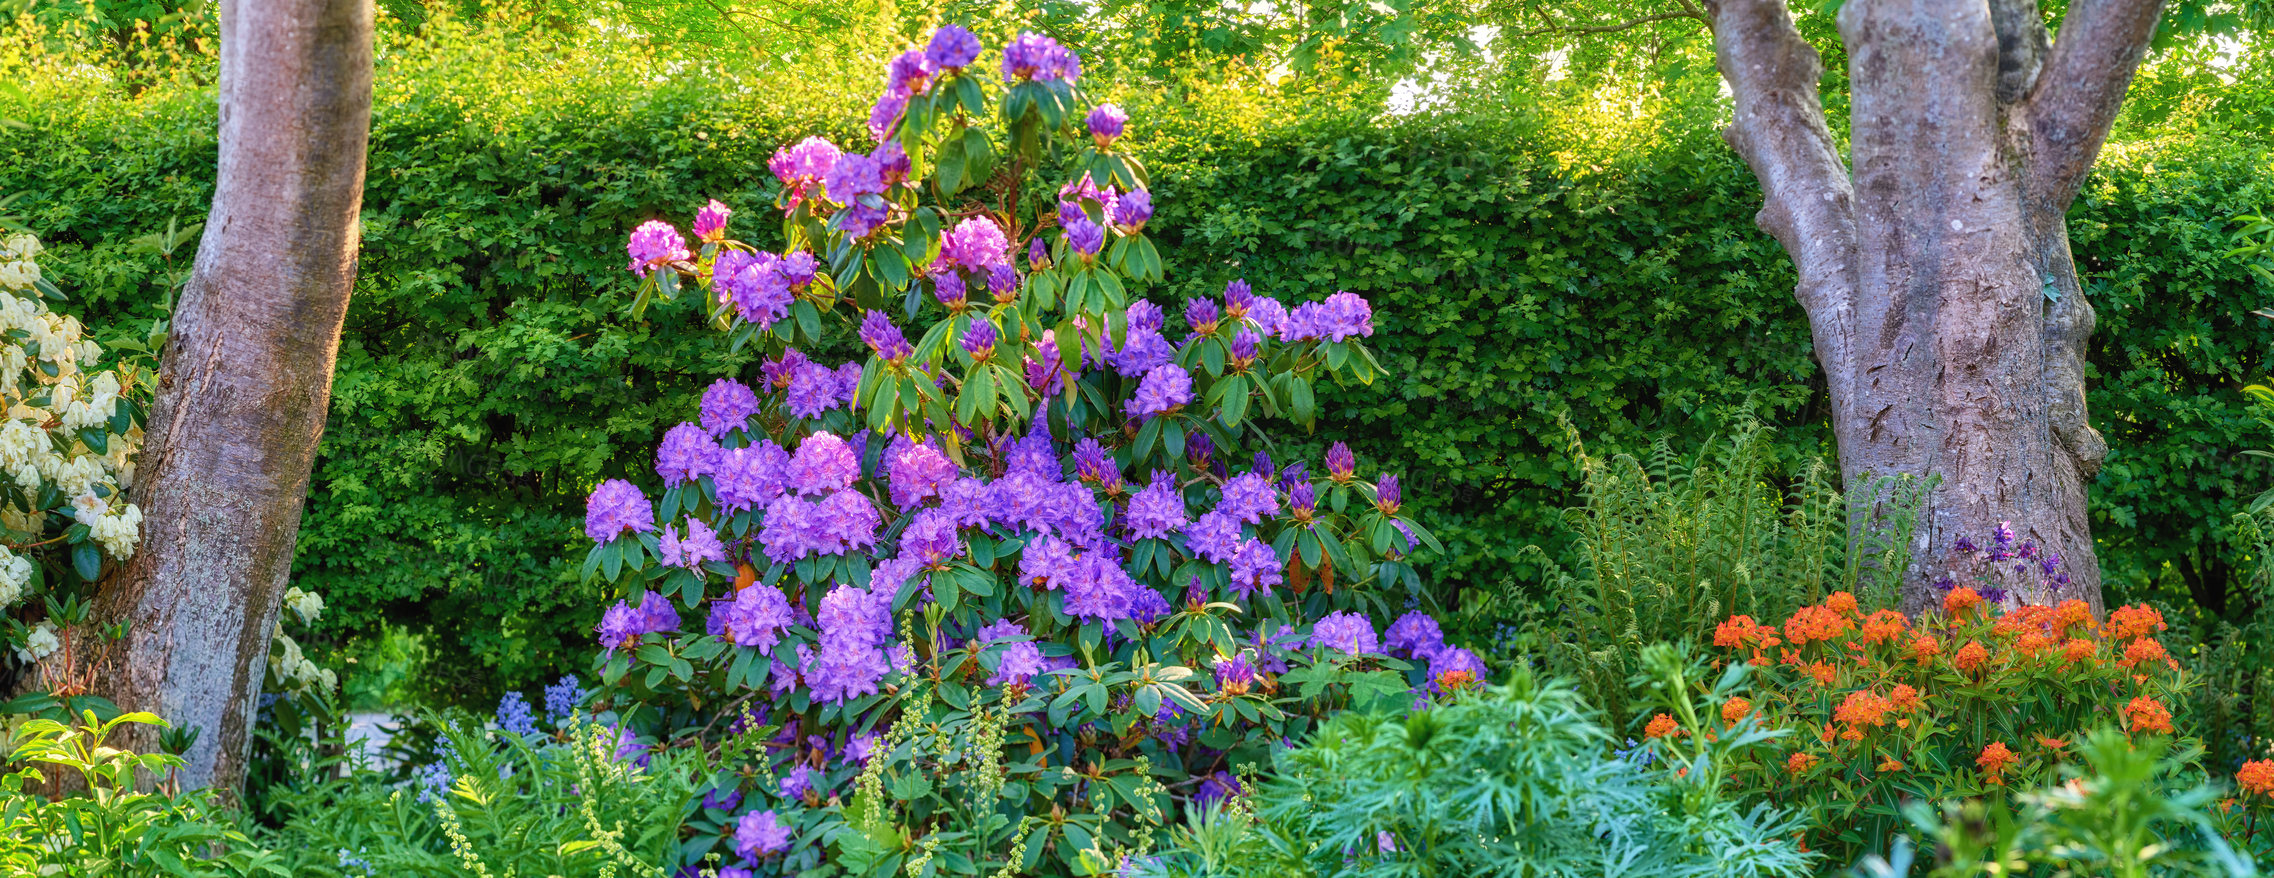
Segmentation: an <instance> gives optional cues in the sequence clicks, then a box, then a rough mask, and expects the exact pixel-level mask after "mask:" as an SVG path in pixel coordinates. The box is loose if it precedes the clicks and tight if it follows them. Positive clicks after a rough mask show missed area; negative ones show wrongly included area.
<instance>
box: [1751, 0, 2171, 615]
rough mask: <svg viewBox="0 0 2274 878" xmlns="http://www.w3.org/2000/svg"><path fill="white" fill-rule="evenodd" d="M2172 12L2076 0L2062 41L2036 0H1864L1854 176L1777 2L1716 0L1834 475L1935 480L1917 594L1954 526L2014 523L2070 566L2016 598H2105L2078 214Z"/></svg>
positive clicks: (1939, 566)
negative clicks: (1810, 352) (1786, 266)
mask: <svg viewBox="0 0 2274 878" xmlns="http://www.w3.org/2000/svg"><path fill="white" fill-rule="evenodd" d="M2162 6H2163V4H2162V2H2161V0H2076V2H2072V3H2070V4H2069V11H2068V15H2067V19H2066V21H2065V22H2064V24H2063V26H2062V28H2061V33H2060V34H2059V36H2058V37H2057V38H2054V37H2052V36H2051V35H2049V34H2048V33H2047V31H2046V28H2045V25H2044V17H2043V15H2042V13H2041V12H2040V11H2039V10H2038V8H2037V4H2036V2H2035V0H1848V2H1847V3H1846V4H1844V5H1843V6H1841V7H1840V11H1839V14H1838V24H1839V31H1840V39H1841V41H1842V42H1843V43H1844V44H1845V46H1846V47H1847V51H1848V59H1849V62H1848V74H1849V82H1850V88H1851V89H1852V94H1851V96H1850V116H1849V123H1850V132H1851V133H1850V143H1849V158H1850V160H1851V161H1852V163H1853V169H1852V171H1851V170H1850V168H1849V167H1848V166H1846V165H1844V164H1843V163H1842V161H1841V158H1840V155H1839V150H1838V147H1837V144H1836V142H1835V141H1834V140H1833V138H1832V135H1831V131H1830V128H1829V127H1828V126H1827V125H1826V124H1825V118H1824V111H1823V103H1822V101H1821V99H1820V98H1819V96H1818V92H1817V82H1818V79H1819V78H1820V77H1821V75H1822V67H1821V62H1820V60H1819V58H1818V56H1817V53H1816V51H1815V50H1814V49H1813V48H1812V47H1810V46H1809V45H1808V43H1807V42H1806V41H1805V40H1803V39H1802V38H1801V36H1800V33H1799V31H1798V30H1797V29H1796V28H1795V27H1794V25H1793V21H1792V17H1791V15H1790V13H1789V12H1788V11H1787V6H1786V4H1785V2H1784V0H1720V2H1714V3H1709V4H1708V6H1707V8H1708V11H1709V12H1710V14H1711V16H1712V23H1713V31H1714V43H1715V54H1716V56H1717V58H1718V62H1719V66H1720V68H1721V72H1722V76H1723V78H1724V79H1726V80H1727V81H1728V83H1729V85H1730V88H1731V91H1732V94H1733V96H1734V98H1735V103H1736V113H1735V116H1734V119H1733V121H1732V123H1731V125H1730V126H1729V128H1728V129H1727V130H1726V131H1724V132H1723V133H1724V136H1725V138H1726V139H1727V140H1728V141H1729V143H1730V145H1731V146H1732V147H1734V148H1735V149H1736V150H1737V152H1738V153H1739V154H1740V155H1741V156H1743V157H1744V159H1745V161H1746V163H1747V164H1748V165H1749V166H1751V168H1752V169H1753V173H1754V175H1755V176H1756V177H1757V178H1759V180H1760V181H1761V187H1762V191H1763V195H1764V196H1765V200H1764V205H1763V207H1762V209H1761V212H1760V214H1759V216H1758V217H1757V221H1758V223H1759V224H1760V226H1761V228H1762V229H1763V230H1765V231H1767V232H1768V233H1769V234H1771V235H1773V236H1774V237H1775V238H1776V239H1777V241H1778V242H1779V243H1781V244H1782V245H1783V246H1784V249H1785V251H1786V253H1787V254H1789V255H1790V256H1791V257H1792V259H1793V262H1794V263H1795V265H1796V266H1797V267H1798V269H1799V277H1800V282H1799V286H1798V288H1797V289H1796V291H1795V293H1796V296H1797V297H1798V299H1799V300H1800V304H1801V306H1802V307H1803V309H1804V310H1806V311H1807V313H1808V319H1809V324H1810V332H1811V335H1812V337H1813V339H1814V342H1815V347H1816V355H1817V359H1818V360H1819V361H1820V362H1821V363H1822V364H1823V367H1824V372H1825V375H1826V378H1827V379H1828V381H1827V383H1828V386H1829V390H1830V396H1831V403H1832V412H1833V428H1834V433H1835V435H1836V437H1837V439H1838V441H1839V447H1840V468H1841V471H1842V473H1843V475H1844V476H1845V478H1846V481H1847V483H1848V484H1849V485H1850V486H1851V487H1859V486H1862V485H1865V484H1867V480H1868V479H1869V478H1870V477H1873V476H1891V475H1897V474H1910V475H1914V476H1919V477H1933V478H1935V479H1937V480H1938V483H1937V486H1936V488H1935V490H1934V493H1933V495H1932V496H1931V498H1930V499H1929V501H1928V507H1927V514H1926V518H1925V520H1923V521H1922V522H1921V523H1920V527H1919V530H1918V532H1917V537H1916V542H1915V543H1914V545H1913V547H1912V548H1913V557H1914V559H1915V561H1914V563H1913V566H1912V568H1911V569H1910V570H1909V571H1906V576H1905V586H1904V603H1905V605H1906V606H1907V607H1908V608H1911V609H1916V608H1918V607H1920V606H1923V605H1925V604H1927V603H1929V602H1931V601H1932V600H1934V599H1935V598H1936V597H1937V595H1938V592H1937V590H1936V589H1934V588H1933V587H1932V583H1933V582H1934V581H1935V580H1936V579H1938V578H1940V577H1941V576H1942V575H1943V574H1944V572H1945V571H1946V570H1947V569H1948V567H1949V559H1950V558H1951V548H1952V546H1953V545H1954V544H1955V543H1956V541H1957V540H1959V539H1960V538H1966V539H1970V540H1971V541H1973V542H1974V543H1976V544H1978V545H1987V544H1988V543H1989V541H1990V539H1991V534H1992V532H1993V530H1994V529H1995V528H1996V527H1997V526H1998V525H1999V524H2000V523H2001V522H2011V523H2012V526H2013V528H2014V530H2015V531H2016V533H2017V536H2018V539H2019V540H2024V541H2028V542H2030V543H2033V544H2034V545H2035V546H2037V547H2040V548H2041V549H2042V550H2043V551H2045V552H2048V553H2053V554H2057V555H2058V556H2059V557H2060V560H2061V562H2062V568H2063V569H2064V570H2065V571H2066V572H2067V574H2068V576H2069V578H2070V582H2069V583H2068V585H2066V586H2059V587H2056V586H2053V585H2052V584H2050V583H2047V584H2045V585H2044V586H2042V587H2031V588H2029V589H2027V590H2025V591H2024V593H2021V594H2016V595H2014V596H2013V599H2016V600H2025V601H2028V602H2032V603H2042V602H2047V601H2053V600H2060V599H2066V598H2072V597H2075V598H2084V599H2086V600H2088V601H2090V602H2091V603H2092V605H2093V607H2094V608H2095V609H2099V608H2100V572H2099V566H2098V561H2097V559H2096V557H2095V555H2094V552H2093V547H2092V536H2091V533H2090V531H2089V528H2088V526H2087V524H2088V523H2087V520H2086V513H2085V486H2086V482H2087V481H2088V480H2090V479H2091V478H2092V476H2093V474H2094V473H2096V472H2098V471H2099V469H2100V463H2101V460H2102V459H2103V458H2104V457H2106V455H2107V451H2108V446H2107V443H2105V442H2104V441H2102V439H2101V437H2100V434H2099V433H2098V432H2096V431H2094V430H2093V429H2092V426H2091V424H2090V422H2089V419H2088V416H2087V412H2086V410H2085V397H2084V344H2085V341H2086V339H2087V337H2089V336H2090V335H2091V334H2092V327H2093V312H2092V306H2091V305H2090V304H2089V303H2087V302H2086V301H2085V297H2084V295H2083V293H2082V290H2081V289H2080V287H2079V284H2078V281H2077V272H2076V265H2075V262H2074V261H2073V260H2072V258H2071V257H2070V254H2069V240H2068V231H2067V227H2066V225H2065V223H2064V221H2063V215H2064V214H2065V213H2066V212H2067V210H2068V206H2069V203H2070V202H2071V201H2072V200H2073V199H2074V198H2075V196H2076V193H2077V188H2078V187H2079V186H2080V185H2081V184H2082V182H2083V179H2084V175H2085V173H2086V172H2087V171H2088V170H2090V168H2091V167H2092V162H2093V159H2094V157H2095V156H2096V155H2097V154H2098V153H2099V151H2100V147H2101V144H2102V143H2103V142H2104V141H2105V139H2106V138H2107V136H2108V129H2109V126H2110V125H2111V124H2112V123H2113V121H2114V119H2115V115H2116V110H2117V107H2118V106H2119V104H2120V103H2121V102H2122V100H2123V95H2124V90H2125V89H2126V88H2127V87H2128V86H2129V84H2130V82H2131V78H2132V75H2133V73H2134V72H2135V71H2136V70H2137V69H2138V67H2139V64H2140V59H2141V56H2142V54H2143V53H2144V52H2145V51H2146V48H2147V43H2148V38H2149V36H2150V35H2151V33H2152V32H2153V29H2154V26H2155V21H2156V18H2157V16H2158V15H2159V14H2160V13H2161V11H2162ZM2032 579H2034V577H2032Z"/></svg>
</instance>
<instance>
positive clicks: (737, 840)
mask: <svg viewBox="0 0 2274 878" xmlns="http://www.w3.org/2000/svg"><path fill="white" fill-rule="evenodd" d="M789 849H790V827H789V826H788V825H787V824H785V823H783V822H782V817H781V815H779V814H776V813H774V812H772V811H752V812H750V813H748V814H744V815H742V819H741V820H739V821H736V822H735V825H734V852H735V854H737V855H739V856H741V857H742V858H743V859H746V860H755V859H757V858H759V857H762V856H765V855H767V854H778V853H782V852H784V851H787V850H789ZM720 874H721V875H722V876H723V875H724V874H725V873H724V872H723V871H722V872H721V873H720ZM745 874H747V873H745Z"/></svg>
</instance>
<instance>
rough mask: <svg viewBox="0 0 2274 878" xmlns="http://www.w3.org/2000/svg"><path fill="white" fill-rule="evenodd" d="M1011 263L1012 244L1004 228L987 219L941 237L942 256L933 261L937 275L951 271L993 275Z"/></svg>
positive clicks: (961, 225)
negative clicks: (995, 270) (996, 269)
mask: <svg viewBox="0 0 2274 878" xmlns="http://www.w3.org/2000/svg"><path fill="white" fill-rule="evenodd" d="M1010 264H1011V242H1010V239H1009V238H1006V237H1004V236H1003V229H1002V227H1001V226H998V225H995V221H994V220H992V219H989V218H987V217H984V216H975V217H972V218H970V219H967V220H964V221H963V222H960V223H957V224H956V225H955V228H953V229H949V230H948V231H947V232H946V233H944V234H942V235H940V255H939V258H938V259H935V260H933V261H932V267H931V270H932V271H933V272H934V273H937V272H942V271H947V270H950V269H961V270H964V271H973V272H990V271H993V270H994V269H995V268H996V267H997V266H1006V267H1007V266H1009V265H1010Z"/></svg>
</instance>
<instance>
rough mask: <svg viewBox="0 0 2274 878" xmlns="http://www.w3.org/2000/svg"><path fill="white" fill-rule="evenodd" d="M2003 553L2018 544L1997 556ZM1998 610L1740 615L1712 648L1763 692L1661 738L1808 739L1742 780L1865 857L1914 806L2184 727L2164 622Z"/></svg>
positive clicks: (1676, 716)
mask: <svg viewBox="0 0 2274 878" xmlns="http://www.w3.org/2000/svg"><path fill="white" fill-rule="evenodd" d="M2001 547H2005V548H2010V546H2001V545H1999V544H1993V546H1992V547H1991V548H1988V549H1984V550H1982V554H1993V553H1996V552H1998V551H1999V549H2000V548H2001ZM2024 563H2027V564H2029V565H2030V566H2032V567H2035V566H2036V564H2035V562H2034V561H2026V562H2024ZM2002 566H2003V564H2002V562H2001V567H2002ZM1997 606H1998V605H1997V604H1994V603H1985V602H1984V601H1983V599H1982V597H1981V595H1980V594H1979V593H1977V592H1976V590H1975V589H1974V588H1973V587H1969V586H1962V585H1954V587H1953V588H1952V590H1951V591H1950V592H1949V593H1948V595H1947V596H1946V598H1945V602H1944V604H1943V608H1942V609H1941V610H1940V611H1936V612H1930V613H1927V614H1924V615H1922V616H1921V617H1920V618H1918V619H1915V620H1914V619H1911V618H1909V617H1906V616H1905V615H1904V614H1902V613H1900V612H1897V611H1894V610H1879V611H1875V612H1870V613H1868V614H1867V613H1865V612H1864V611H1863V609H1862V608H1861V607H1860V606H1859V605H1858V603H1857V602H1856V600H1855V598H1854V597H1853V596H1852V595H1850V594H1848V593H1846V592H1836V593H1834V594H1832V595H1831V596H1830V597H1828V598H1827V599H1826V600H1825V601H1824V602H1823V603H1820V604H1815V605H1810V606H1806V607H1802V608H1800V609H1799V610H1798V611H1796V612H1795V613H1793V614H1792V616H1791V617H1790V618H1788V619H1786V620H1785V621H1784V623H1783V624H1782V626H1781V627H1779V626H1771V625H1764V624H1761V623H1759V622H1756V621H1755V620H1753V619H1752V618H1751V617H1749V616H1743V615H1738V616H1732V617H1730V618H1729V619H1728V620H1727V621H1724V622H1722V623H1721V624H1720V625H1719V626H1717V628H1716V630H1715V632H1714V646H1715V647H1716V648H1717V649H1718V650H1720V653H1719V654H1720V655H1722V656H1725V657H1726V658H1727V660H1729V661H1732V662H1743V663H1746V664H1749V665H1751V666H1753V667H1755V668H1756V669H1757V672H1756V675H1757V677H1758V684H1757V687H1756V692H1755V694H1754V696H1753V698H1751V699H1749V700H1745V701H1734V700H1733V701H1731V702H1729V703H1726V704H1723V705H1722V706H1721V708H1720V709H1719V710H1718V711H1716V712H1705V711H1696V710H1683V711H1676V712H1675V713H1672V714H1667V713H1661V714H1659V715H1657V716H1655V717H1653V718H1652V720H1651V722H1650V724H1649V726H1648V727H1647V729H1646V734H1647V735H1648V736H1650V737H1653V738H1664V737H1673V736H1707V737H1711V736H1714V735H1719V734H1725V733H1726V732H1725V731H1724V730H1726V729H1729V728H1732V727H1745V726H1748V725H1750V724H1754V723H1759V724H1762V725H1765V726H1767V727H1770V728H1777V729H1789V730H1792V731H1793V732H1794V736H1793V738H1792V739H1791V744H1790V745H1789V746H1788V747H1786V748H1783V749H1781V750H1778V751H1776V752H1773V753H1764V754H1761V755H1758V756H1756V757H1754V758H1751V759H1748V760H1746V761H1745V763H1744V764H1742V765H1741V766H1740V767H1738V768H1737V769H1736V770H1734V771H1732V772H1731V773H1730V775H1729V782H1730V783H1731V784H1732V785H1733V786H1734V787H1736V788H1738V789H1742V790H1745V791H1746V792H1747V793H1748V794H1752V795H1761V796H1765V797H1767V798H1768V799H1769V800H1770V801H1774V802H1778V803H1781V804H1784V805H1786V806H1788V807H1791V808H1794V809H1796V810H1798V811H1799V812H1801V813H1802V814H1804V815H1805V816H1806V818H1807V820H1808V822H1809V825H1810V826H1812V827H1815V828H1814V829H1813V830H1811V838H1810V841H1811V844H1812V845H1814V846H1816V847H1818V848H1819V849H1823V850H1827V851H1831V852H1834V853H1835V854H1844V855H1848V856H1852V855H1853V854H1854V853H1855V852H1856V851H1858V850H1880V849H1884V848H1885V846H1886V844H1887V843H1888V841H1889V840H1890V839H1891V838H1892V837H1893V835H1894V834H1895V833H1896V832H1897V831H1899V829H1900V827H1901V826H1903V825H1904V823H1903V818H1902V814H1901V806H1902V803H1903V802H1904V801H1907V800H1912V799H1919V800H1925V801H1929V802H1945V801H1951V800H1954V799H1960V798H1967V797H1980V796H1991V795H2002V794H2003V792H2004V791H2005V790H2007V789H2011V788H2023V789H2026V788H2030V787H2034V786H2041V785H2045V784H2048V783H2051V782H2052V781H2054V780H2055V779H2056V778H2058V777H2059V776H2060V771H2061V769H2062V767H2063V766H2064V765H2071V764H2073V763H2074V760H2075V758H2076V757H2075V753H2076V747H2077V745H2078V741H2079V740H2080V737H2081V736H2082V735H2083V734H2084V733H2086V732H2087V731H2089V730H2091V729H2093V728H2097V727H2100V726H2103V725H2115V726H2119V727H2121V728H2123V729H2124V730H2125V731H2126V732H2128V733H2130V734H2132V735H2133V736H2134V737H2136V738H2139V739H2143V740H2145V739H2150V738H2158V737H2164V736H2173V735H2176V734H2178V733H2179V730H2178V728H2177V727H2176V726H2175V724H2174V722H2173V716H2172V713H2171V710H2170V706H2171V705H2174V704H2177V703H2178V696H2179V695H2180V694H2181V693H2183V692H2184V691H2185V690H2186V689H2187V688H2188V687H2189V686H2190V685H2192V681H2191V680H2190V679H2189V678H2188V677H2187V676H2186V675H2185V674H2184V673H2182V672H2181V671H2180V670H2179V664H2178V662H2177V660H2175V659H2173V658H2172V657H2171V656H2170V655H2169V653H2167V652H2166V650H2165V649H2164V647H2163V645H2162V644H2161V642H2159V641H2158V640H2157V639H2156V637H2155V636H2154V635H2155V634H2156V633H2157V632H2159V631H2161V630H2163V628H2164V627H2165V625H2164V622H2163V618H2162V616H2161V615H2160V614H2158V613H2157V612H2155V611H2154V610H2152V609H2149V608H2148V607H2146V606H2138V605H2136V606H2128V607H2123V608H2120V609H2118V610H2116V611H2115V612H2113V613H2111V614H2109V617H2108V618H2107V620H2105V621H2096V620H2095V619H2094V618H2093V614H2092V611H2091V609H2090V608H2089V607H2088V606H2087V605H2086V604H2085V603H2084V602H2083V601H2081V600H2070V601H2066V602H2064V603H2062V604H2061V605H2060V606H2058V607H2043V606H2021V607H2015V608H2011V609H2007V610H2005V611H2003V612H2002V613H2001V612H1995V611H1994V610H1995V608H1996V607H1997ZM2198 755H2199V753H2198Z"/></svg>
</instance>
